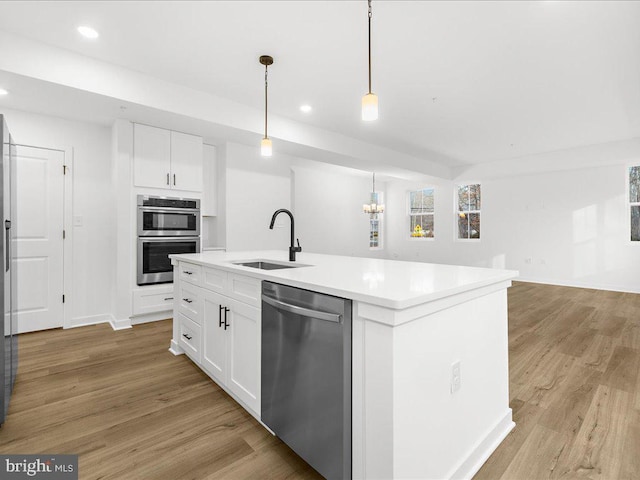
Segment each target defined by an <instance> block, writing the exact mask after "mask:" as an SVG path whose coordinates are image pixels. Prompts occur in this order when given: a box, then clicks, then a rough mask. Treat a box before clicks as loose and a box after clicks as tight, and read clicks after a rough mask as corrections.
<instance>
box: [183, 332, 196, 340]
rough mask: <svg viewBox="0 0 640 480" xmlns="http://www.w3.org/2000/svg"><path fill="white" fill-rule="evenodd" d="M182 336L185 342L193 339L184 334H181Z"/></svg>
mask: <svg viewBox="0 0 640 480" xmlns="http://www.w3.org/2000/svg"><path fill="white" fill-rule="evenodd" d="M182 336H183V337H184V338H186V339H187V340H191V339H192V338H193V337H191V336H189V335H187V334H186V333H183V334H182Z"/></svg>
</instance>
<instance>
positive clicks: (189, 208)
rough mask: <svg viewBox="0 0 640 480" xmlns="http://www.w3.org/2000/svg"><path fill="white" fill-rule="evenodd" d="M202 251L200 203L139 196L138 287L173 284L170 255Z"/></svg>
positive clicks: (194, 200) (185, 199)
mask: <svg viewBox="0 0 640 480" xmlns="http://www.w3.org/2000/svg"><path fill="white" fill-rule="evenodd" d="M198 252H200V200H197V199H190V198H170V197H154V196H149V195H138V275H137V283H138V285H152V284H156V283H169V282H172V281H173V267H172V266H171V260H170V259H169V255H172V254H178V253H198Z"/></svg>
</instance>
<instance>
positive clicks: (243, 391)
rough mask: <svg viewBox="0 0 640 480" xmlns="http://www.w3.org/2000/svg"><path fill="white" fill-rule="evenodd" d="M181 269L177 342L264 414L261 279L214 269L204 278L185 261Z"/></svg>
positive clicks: (207, 270) (205, 272)
mask: <svg viewBox="0 0 640 480" xmlns="http://www.w3.org/2000/svg"><path fill="white" fill-rule="evenodd" d="M176 271H178V272H181V275H180V276H179V280H178V281H177V282H175V281H174V289H175V291H176V292H179V295H178V296H177V297H176V301H175V302H174V321H175V322H177V324H176V326H177V327H178V328H177V330H174V334H175V335H178V338H177V339H176V342H177V343H178V345H179V346H180V347H181V348H182V349H183V350H184V351H185V352H186V353H187V354H188V355H189V357H190V358H191V359H192V360H193V361H194V362H196V363H197V364H198V366H200V367H201V368H202V369H203V370H204V371H205V372H206V373H207V374H208V375H209V376H210V377H211V378H212V379H213V380H215V381H216V382H217V383H218V384H219V385H220V386H222V387H223V388H224V389H226V390H227V391H228V392H229V393H230V394H231V395H232V396H234V397H235V398H236V399H237V400H239V401H240V402H242V403H243V404H244V406H245V408H248V409H249V410H251V412H252V413H253V414H254V415H255V416H256V417H257V418H260V362H261V338H262V331H261V328H262V318H261V310H260V300H259V299H260V288H261V287H260V285H261V282H260V280H258V279H256V278H253V277H248V276H244V275H236V274H230V273H227V272H225V271H223V270H217V269H212V268H204V269H202V273H203V275H202V277H200V272H201V269H200V267H199V266H198V265H192V264H189V263H187V262H180V263H179V265H178V268H177V269H176ZM186 272H192V274H191V275H186ZM196 273H197V275H196ZM183 274H184V275H183ZM196 277H197V278H196ZM200 278H202V282H199V280H200ZM196 280H198V284H199V285H201V286H197V284H195V281H196ZM196 327H197V328H196ZM185 335H186V336H185ZM189 337H190V338H189ZM195 342H199V343H197V344H196V343H195Z"/></svg>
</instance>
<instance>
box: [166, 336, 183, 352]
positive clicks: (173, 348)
mask: <svg viewBox="0 0 640 480" xmlns="http://www.w3.org/2000/svg"><path fill="white" fill-rule="evenodd" d="M169 351H170V352H171V353H173V354H174V355H182V354H184V350H182V348H181V347H180V345H178V344H177V343H176V342H175V341H174V340H173V339H171V345H169Z"/></svg>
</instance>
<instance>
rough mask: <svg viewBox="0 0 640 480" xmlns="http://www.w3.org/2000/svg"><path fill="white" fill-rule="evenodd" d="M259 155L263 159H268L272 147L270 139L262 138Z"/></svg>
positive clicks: (271, 152)
mask: <svg viewBox="0 0 640 480" xmlns="http://www.w3.org/2000/svg"><path fill="white" fill-rule="evenodd" d="M260 154H261V155H262V156H263V157H270V156H271V155H272V154H273V146H272V145H271V139H270V138H267V137H265V138H263V139H262V142H260Z"/></svg>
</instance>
